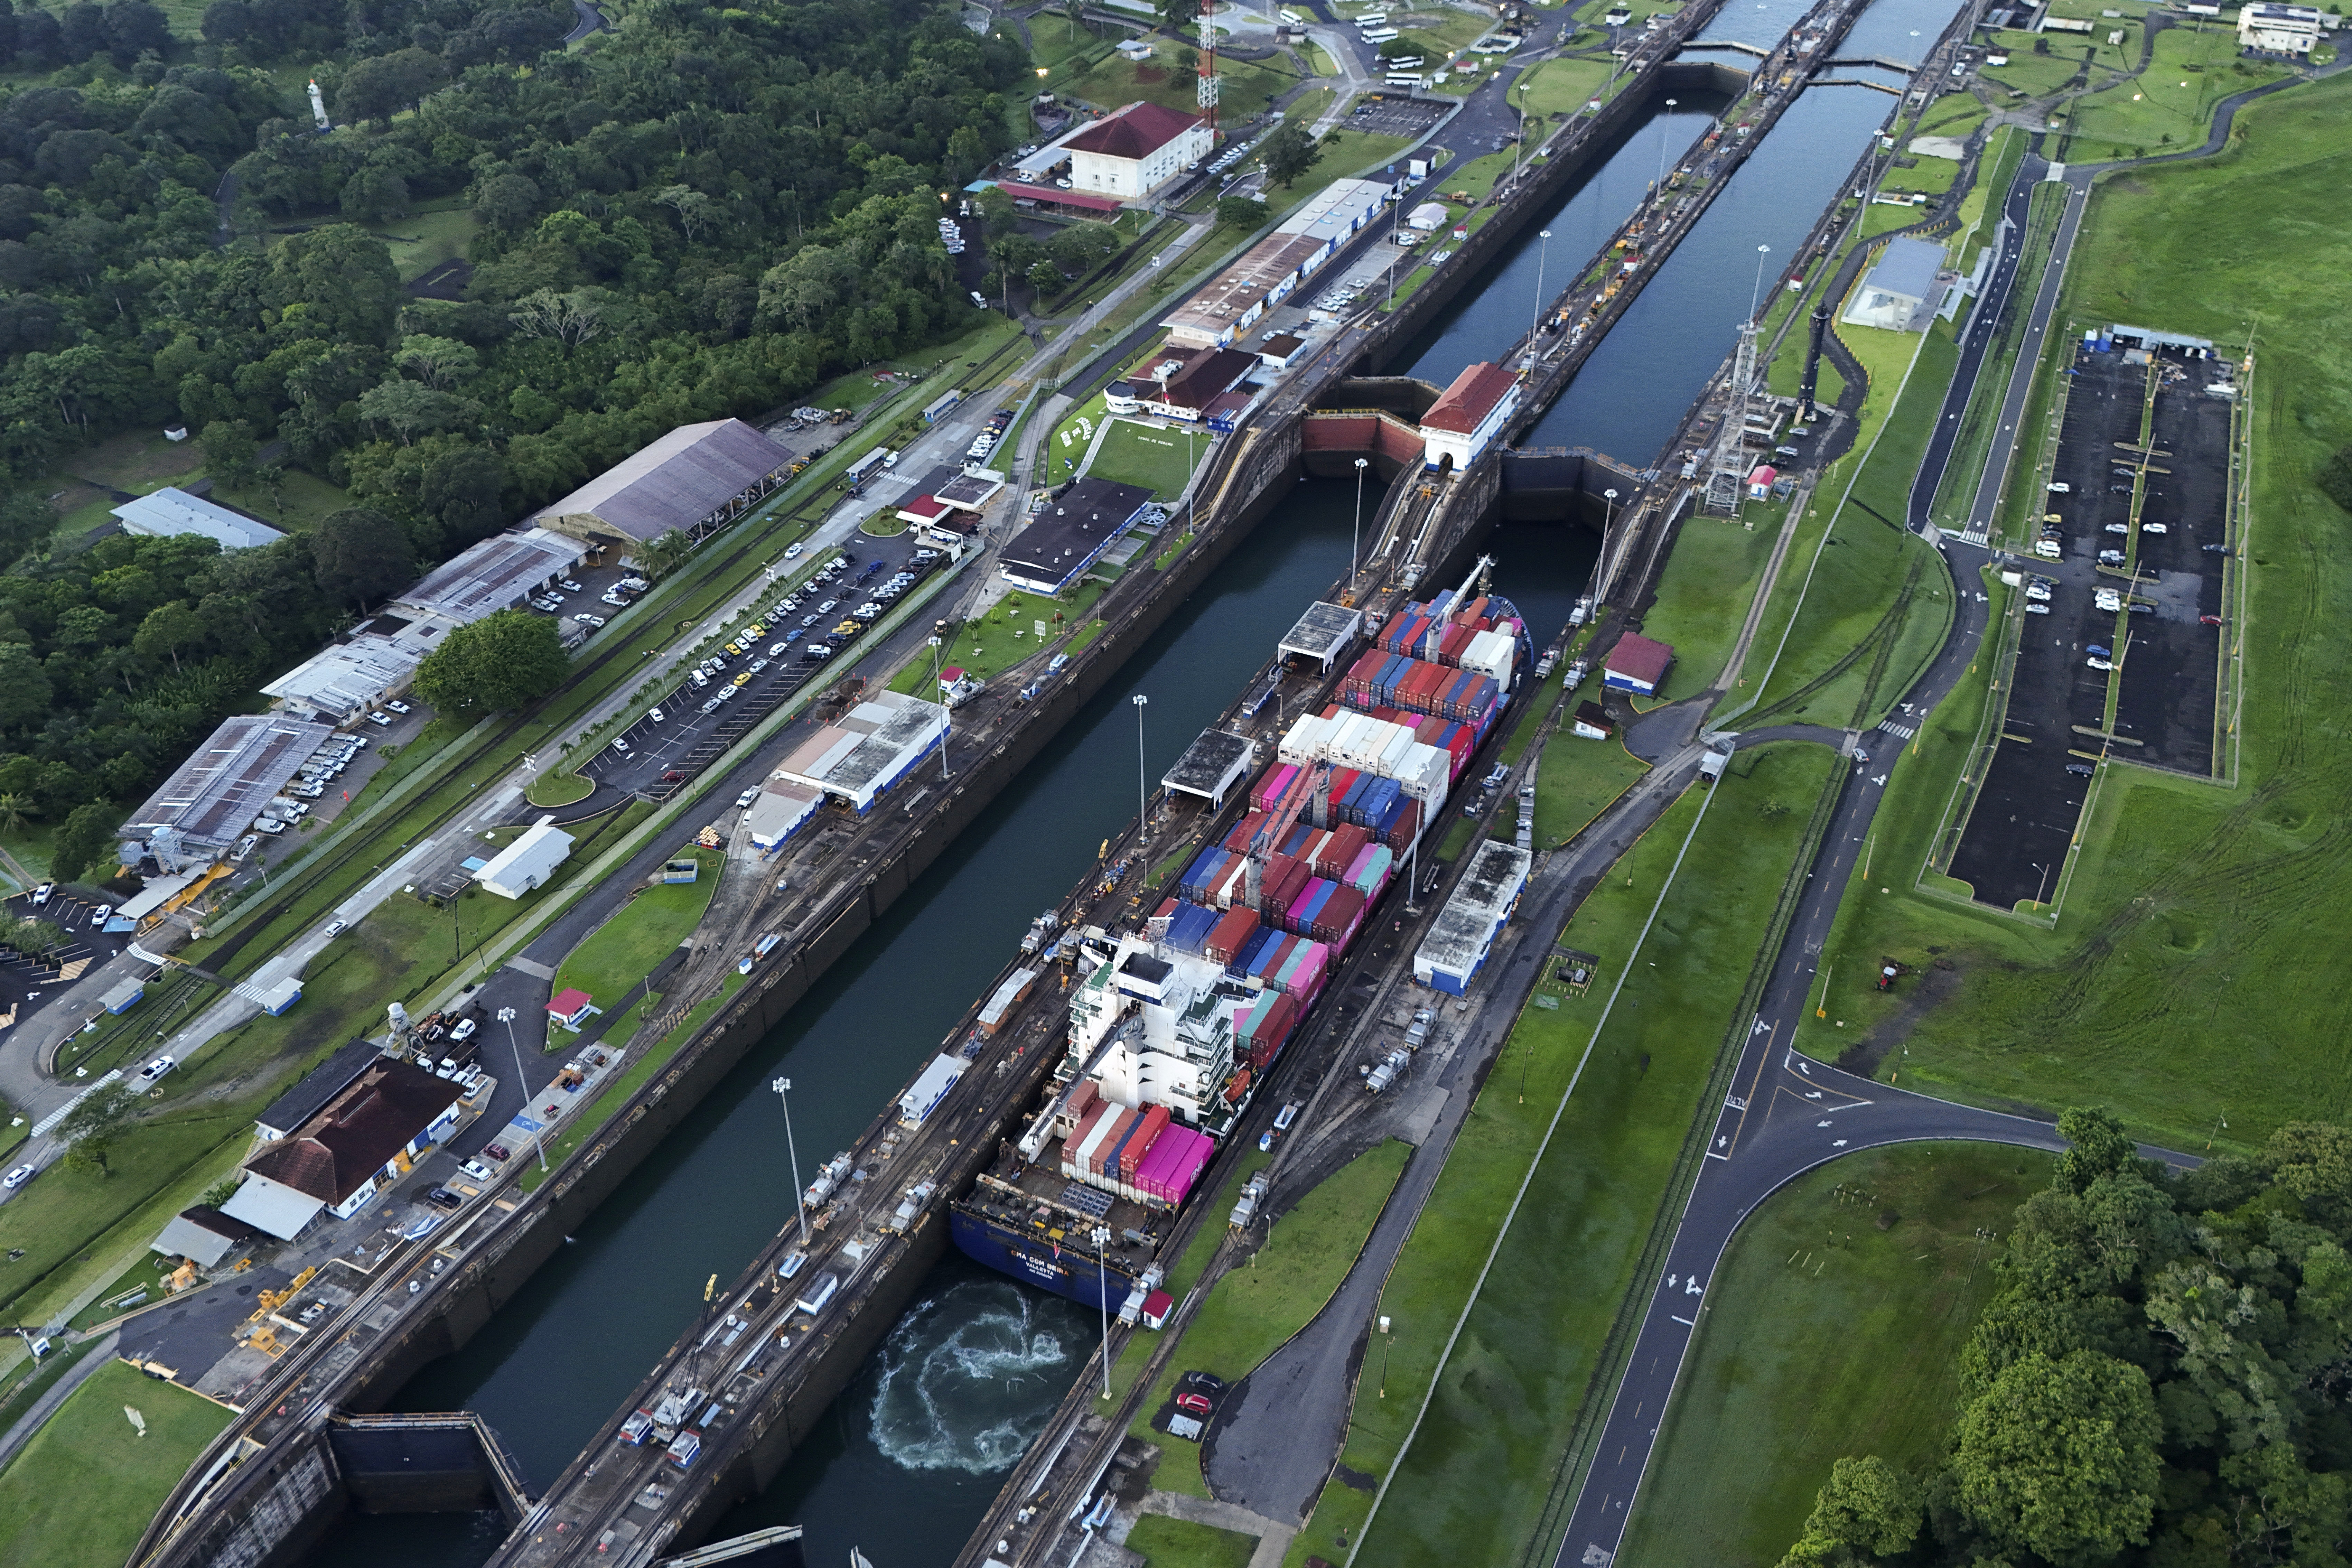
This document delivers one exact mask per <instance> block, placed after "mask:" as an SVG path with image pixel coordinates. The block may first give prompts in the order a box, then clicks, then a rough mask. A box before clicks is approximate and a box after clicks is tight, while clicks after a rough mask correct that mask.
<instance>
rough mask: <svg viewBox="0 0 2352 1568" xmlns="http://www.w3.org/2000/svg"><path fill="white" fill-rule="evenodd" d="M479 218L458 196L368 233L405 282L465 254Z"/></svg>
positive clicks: (471, 241)
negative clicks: (380, 244)
mask: <svg viewBox="0 0 2352 1568" xmlns="http://www.w3.org/2000/svg"><path fill="white" fill-rule="evenodd" d="M481 226H482V220H481V219H479V218H478V217H476V216H474V213H473V209H472V208H471V207H470V206H468V205H467V204H466V202H465V199H464V198H463V197H459V196H452V197H449V198H448V199H447V200H446V201H441V202H435V203H432V204H430V205H427V206H425V207H421V208H419V209H417V210H416V211H414V212H412V213H410V214H409V215H408V216H405V217H400V218H394V219H393V220H392V221H391V222H390V223H387V224H385V225H384V226H383V227H381V228H374V229H370V230H369V231H368V232H369V233H371V234H373V235H374V236H375V237H377V238H378V239H381V240H383V242H384V247H385V248H386V249H388V250H390V251H391V252H392V264H393V266H394V268H397V269H398V270H399V273H400V280H401V281H402V282H404V283H406V282H408V281H410V280H411V279H417V278H422V277H424V276H425V274H426V273H427V272H430V271H432V270H433V269H434V268H436V267H438V266H440V265H441V264H442V263H443V262H445V261H451V260H455V259H456V258H458V257H461V256H463V255H465V254H466V247H467V246H468V245H470V244H472V243H473V239H474V236H475V235H476V234H477V233H478V232H480V230H481Z"/></svg>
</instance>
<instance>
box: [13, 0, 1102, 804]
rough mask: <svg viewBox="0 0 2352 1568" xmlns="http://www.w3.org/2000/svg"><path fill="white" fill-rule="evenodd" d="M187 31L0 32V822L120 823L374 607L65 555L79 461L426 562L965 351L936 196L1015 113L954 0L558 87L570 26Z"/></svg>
mask: <svg viewBox="0 0 2352 1568" xmlns="http://www.w3.org/2000/svg"><path fill="white" fill-rule="evenodd" d="M201 16H202V24H201V38H198V39H190V38H185V37H181V38H174V37H172V36H171V35H170V33H169V31H168V29H167V27H166V26H165V16H164V13H163V11H161V10H160V9H158V8H157V7H156V6H155V5H152V4H150V3H149V0H104V3H103V4H99V3H93V0H77V3H76V4H73V5H64V6H60V7H59V8H58V10H57V12H56V13H54V14H52V13H51V12H48V11H44V10H40V9H37V8H36V7H34V6H32V5H16V6H15V7H14V8H12V7H11V5H10V4H9V0H0V67H6V68H10V69H12V70H14V71H16V72H18V73H27V72H29V73H36V74H35V75H34V76H33V78H32V79H30V80H29V81H26V80H22V79H19V80H18V81H17V82H16V85H12V86H8V87H0V554H5V558H6V560H7V561H18V560H19V559H20V558H23V557H26V554H27V552H33V553H32V556H31V558H30V559H25V560H23V563H22V564H20V565H19V566H18V568H17V570H16V573H14V574H11V575H10V576H9V577H7V578H6V579H5V584H0V793H14V794H17V795H21V796H23V797H24V798H25V799H26V801H27V802H28V803H30V809H31V810H32V811H33V812H35V813H36V814H37V815H38V816H41V817H42V818H44V819H46V820H47V821H49V822H50V823H52V824H56V823H61V822H62V820H63V818H64V816H65V814H66V813H68V812H69V811H71V810H72V809H73V808H74V807H75V806H77V805H84V804H87V803H89V802H90V801H92V800H93V799H97V798H105V799H108V800H111V801H113V802H115V803H117V804H127V803H128V802H130V801H131V800H135V799H136V798H137V797H138V796H139V795H142V794H143V793H144V792H145V790H146V789H147V788H148V787H150V786H151V785H152V784H153V782H154V781H155V779H156V777H157V775H158V774H159V773H161V772H162V771H163V769H165V768H167V767H169V766H170V765H172V764H173V763H175V762H176V761H177V760H178V759H179V757H180V756H181V755H183V754H184V751H185V748H186V747H187V745H188V744H190V743H191V742H193V741H194V740H195V739H196V738H198V737H199V736H200V735H201V734H202V733H203V732H204V731H205V729H207V728H209V726H210V725H211V724H212V723H213V722H215V721H217V720H218V719H219V718H220V717H221V716H222V715H224V714H225V713H226V712H228V711H231V710H235V709H237V708H241V707H244V706H247V705H248V704H249V703H250V702H251V700H252V692H253V688H254V687H255V686H256V685H257V684H258V683H259V681H261V680H263V679H268V677H269V676H271V675H273V674H275V673H277V672H278V671H280V670H282V669H284V668H286V667H287V666H288V665H289V664H291V663H292V662H294V661H295V660H296V659H297V658H300V657H303V656H304V655H307V654H308V653H310V651H312V650H314V649H315V648H316V647H317V646H318V643H319V641H320V637H322V636H323V635H324V634H325V633H327V632H328V631H330V630H331V629H333V627H334V626H335V624H336V616H338V614H341V613H344V612H346V611H347V610H348V609H349V608H351V607H353V606H356V605H360V604H363V603H366V602H369V601H371V600H373V599H375V598H377V597H378V596H380V595H381V594H382V593H383V592H385V591H387V590H386V588H385V586H384V584H383V583H382V582H381V580H380V578H381V573H380V572H357V573H352V572H347V571H346V570H345V569H344V568H343V566H342V565H341V563H342V561H343V559H344V557H345V555H346V554H347V553H348V552H346V551H345V550H344V549H342V548H341V547H340V546H338V547H336V548H334V549H331V550H330V552H329V556H330V557H331V561H330V560H328V559H324V558H321V559H318V560H316V561H314V554H313V550H312V544H313V541H310V540H308V539H295V540H290V541H288V542H285V543H284V544H281V545H278V546H273V547H271V548H270V549H268V550H262V551H247V552H238V553H237V554H236V555H232V556H228V557H220V556H218V555H217V553H216V552H213V551H212V548H211V547H210V546H209V545H205V546H204V547H203V548H202V550H200V551H199V550H194V549H192V548H191V547H192V546H194V545H195V544H197V543H199V542H196V541H187V540H181V541H159V540H146V541H136V542H133V541H115V540H109V541H106V542H104V543H102V544H101V545H100V546H99V547H98V548H97V549H95V550H91V551H89V552H87V553H84V554H79V555H75V556H73V557H72V558H71V559H63V558H45V557H43V556H41V555H40V553H39V552H42V551H43V550H44V549H46V548H48V547H49V545H50V538H49V536H50V533H51V531H53V529H54V527H55V519H54V518H53V517H51V516H49V515H48V514H47V508H46V505H45V504H44V500H45V498H46V497H47V494H48V493H50V491H52V490H53V489H57V488H58V482H57V481H56V480H55V479H53V478H52V475H53V474H54V473H55V472H56V471H58V469H60V468H64V467H65V466H66V461H67V459H68V458H70V457H71V456H72V455H73V454H75V453H76V452H77V451H79V449H80V448H81V447H82V446H83V445H84V444H85V443H87V442H89V441H93V440H96V439H98V438H100V437H105V436H107V435H109V434H110V433H113V432H115V431H120V430H124V429H139V430H146V431H152V430H153V429H156V428H159V427H162V426H173V425H184V426H187V427H188V428H189V429H191V430H194V431H196V432H198V433H199V439H198V441H197V443H196V445H197V446H199V447H201V448H202V450H203V451H204V453H205V456H206V458H208V459H209V461H210V463H211V465H212V468H213V472H214V475H215V478H217V479H222V480H223V482H225V483H228V484H230V485H232V486H233V487H236V486H243V487H246V488H247V489H248V490H249V489H250V487H251V486H252V485H254V484H261V483H269V482H275V477H276V475H277V472H278V465H279V464H281V463H282V464H284V465H286V466H289V467H293V468H302V469H307V470H308V471H309V472H310V473H312V474H315V475H317V476H319V477H320V478H321V479H326V480H328V481H330V482H331V483H333V484H336V485H339V486H342V487H344V488H346V489H348V490H349V491H350V492H351V494H352V502H353V504H354V505H355V506H356V507H357V508H360V509H363V510H365V511H367V512H369V513H372V514H373V515H375V516H376V517H379V518H381V519H384V520H389V522H390V523H391V524H392V525H394V527H395V528H396V529H397V530H398V531H401V532H403V533H404V534H405V536H406V545H407V552H408V556H407V558H408V559H411V560H413V561H414V563H415V564H417V565H420V566H421V565H425V564H429V563H433V562H436V561H439V560H442V559H445V558H446V556H447V555H449V554H450V553H452V552H455V551H456V550H457V549H460V548H462V547H463V546H464V545H466V544H468V543H471V542H474V541H475V540H478V539H480V538H482V537H483V536H485V535H486V534H488V533H490V532H493V531H496V530H498V529H499V528H500V527H503V526H505V524H506V523H507V522H508V521H510V520H511V519H513V518H516V517H519V516H520V515H522V514H523V513H524V512H526V511H527V510H530V509H531V508H533V507H536V506H538V505H541V504H543V503H544V502H546V501H548V500H552V499H554V498H555V497H557V496H559V495H561V494H562V493H563V492H564V491H565V490H567V489H570V488H572V486H574V485H576V484H577V483H579V482H580V480H581V479H583V478H585V477H586V476H588V475H589V474H592V473H593V472H595V471H597V470H599V469H601V468H605V467H608V466H610V465H611V464H613V463H614V462H616V461H618V460H619V459H620V458H624V457H625V456H626V455H627V454H629V453H630V452H632V451H634V450H635V449H636V448H638V447H641V446H643V445H645V444H646V442H647V441H649V440H651V439H653V438H654V437H657V436H659V435H661V434H662V433H664V432H665V431H667V430H668V429H670V428H672V427H673V426H677V425H681V424H686V423H689V422H693V421H697V420H703V419H710V418H716V417H721V416H729V415H751V414H756V413H758V412H761V411H762V410H765V409H768V408H772V407H775V406H778V405H788V404H790V403H791V402H792V401H793V399H794V398H795V397H796V396H798V395H802V394H804V393H806V392H807V391H809V390H810V389H812V388H813V387H814V386H815V385H816V384H818V383H819V382H821V381H823V380H824V379H825V378H826V377H828V376H830V375H832V374H836V373H838V372H839V371H841V370H844V369H846V368H852V367H855V366H856V365H857V364H860V363H866V362H869V361H872V360H876V359H879V358H883V357H887V356H889V355H892V354H896V353H901V352H904V351H907V350H909V349H912V348H914V347H917V346H919V345H920V344H923V343H925V342H932V341H935V340H937V339H939V338H940V337H941V336H943V335H947V334H950V333H953V332H955V331H962V330H964V328H965V327H967V326H968V324H969V323H970V321H971V316H972V310H973V308H972V306H971V303H970V301H969V300H968V299H967V298H966V297H965V295H964V293H963V290H962V289H961V286H960V285H959V284H958V282H957V279H956V275H955V271H954V268H953V266H952V263H951V258H950V257H949V256H948V254H947V252H946V250H945V247H944V246H943V245H942V243H941V241H940V236H939V233H938V229H937V219H938V216H939V213H940V194H941V193H942V192H946V191H953V190H955V189H956V188H958V187H960V186H961V185H962V184H964V183H965V182H967V181H969V180H970V179H971V177H972V176H973V175H974V174H977V173H978V172H979V171H980V170H981V169H982V167H983V166H984V165H985V164H986V163H987V162H988V161H989V160H990V159H991V158H992V157H993V156H994V155H996V154H997V153H1001V152H1002V151H1003V150H1004V148H1005V147H1006V146H1007V145H1009V144H1010V142H1012V141H1013V140H1014V130H1013V127H1014V125H1015V124H1016V123H1017V120H1018V110H1019V107H1020V104H1021V102H1022V100H1023V98H1024V89H1025V88H1026V86H1027V85H1028V83H1029V81H1030V80H1031V79H1030V78H1029V76H1028V69H1027V68H1028V62H1027V58H1026V57H1025V55H1024V52H1023V50H1022V49H1021V47H1020V46H1019V45H1018V43H1017V42H1015V41H1013V40H1012V39H1009V38H1004V37H997V36H995V35H994V34H991V35H987V36H975V35H973V34H972V33H971V31H970V30H969V29H968V28H966V27H965V26H962V24H961V21H960V20H959V17H958V14H957V8H956V7H955V6H954V5H950V4H948V3H947V0H750V3H749V4H745V5H730V6H725V7H719V6H709V5H695V4H687V3H686V0H641V3H639V4H636V5H632V6H631V7H629V10H628V15H627V16H626V18H625V21H624V22H623V23H622V24H621V25H620V26H618V28H617V29H616V30H614V31H613V32H610V33H607V34H603V35H600V36H598V37H596V38H594V39H593V41H592V43H591V45H590V47H587V48H585V49H580V50H570V51H567V50H565V49H564V48H562V37H563V35H564V34H565V32H566V31H567V30H568V29H569V28H570V26H572V19H573V13H572V9H571V7H570V6H569V5H567V4H564V3H563V0H352V4H350V5H328V4H325V3H324V0H211V3H210V4H209V5H205V7H204V8H203V10H202V13H201ZM289 67H291V68H292V69H288V68H289ZM42 72H48V73H53V74H50V75H49V76H47V79H42V78H41V77H40V76H39V75H38V74H37V73H42ZM310 77H315V78H316V79H317V81H318V83H319V86H320V89H321V91H322V93H323V94H324V97H325V100H326V103H327V105H328V107H329V109H330V110H331V112H332V113H333V114H334V115H335V117H336V119H337V121H338V124H339V127H340V128H339V129H338V130H336V131H335V132H333V133H332V134H330V135H320V134H318V133H316V132H315V129H314V127H313V125H312V122H311V118H310V108H309V105H308V102H307V100H306V99H305V97H304V95H303V92H302V90H301V88H300V86H299V83H300V82H301V81H303V80H304V79H308V78H310ZM224 175H233V176H234V178H233V179H231V180H229V181H227V182H226V184H224V182H223V176H224ZM216 193H217V194H219V195H222V196H224V197H226V198H228V205H226V207H224V206H223V205H218V204H216V202H215V194H216ZM422 205H431V206H433V207H436V208H446V207H452V206H454V207H457V208H460V209H464V210H468V211H470V212H471V213H473V214H474V215H477V216H478V217H479V218H480V219H481V222H482V227H481V229H480V231H479V232H478V234H477V235H476V236H474V237H473V238H472V239H471V241H470V245H469V248H468V252H467V260H469V262H470V264H471V268H472V270H471V274H470V279H468V278H467V277H466V276H464V275H460V276H459V277H458V278H457V280H456V286H457V288H458V289H461V290H462V292H463V295H464V297H463V298H462V299H457V300H421V299H417V298H415V297H413V296H412V295H410V294H409V293H408V292H407V291H406V289H404V287H403V282H402V279H401V277H400V274H399V272H398V270H397V269H396V268H395V267H394V262H393V259H392V255H391V252H390V249H389V247H387V245H386V243H385V241H384V240H383V238H381V237H377V236H374V235H372V234H370V233H368V232H366V230H365V228H364V226H365V225H368V224H373V223H376V222H381V221H383V220H385V219H387V218H396V217H399V215H404V214H413V213H415V210H416V209H417V208H418V207H419V206H422ZM400 221H410V220H409V219H406V218H401V219H400ZM1105 241H1110V242H1111V243H1112V244H1113V245H1114V246H1115V243H1116V242H1115V241H1113V240H1112V238H1111V237H1110V236H1109V235H1108V233H1105V234H1103V235H1100V236H1095V235H1087V236H1082V237H1079V238H1076V239H1071V240H1067V241H1065V242H1062V243H1060V244H1058V245H1057V246H1056V247H1055V253H1054V258H1055V260H1057V261H1061V262H1064V263H1065V264H1066V266H1067V268H1068V269H1069V270H1072V271H1076V270H1080V269H1082V268H1084V267H1086V266H1089V265H1091V264H1092V259H1093V258H1097V257H1098V256H1099V254H1100V252H1101V250H1102V248H1103V242H1105ZM1030 243H1031V244H1032V247H1033V248H1034V250H1035V252H1036V254H1035V255H1034V257H1033V258H1032V260H1033V261H1034V260H1042V259H1044V258H1045V250H1044V247H1035V246H1034V242H1030ZM279 443H282V444H283V445H282V446H280V445H279ZM281 453H282V454H283V456H282V457H281V456H280V454H281ZM370 537H371V538H372V539H373V542H374V553H373V556H372V557H371V559H373V560H378V561H383V560H390V559H395V558H397V552H395V551H394V550H393V549H392V547H391V546H392V542H390V541H387V540H385V539H384V538H383V535H382V531H380V530H378V531H375V532H373V533H372V534H371V536H370ZM314 564H315V565H316V567H317V568H318V571H319V573H320V576H319V577H318V578H317V579H314V577H313V567H314ZM329 580H331V584H332V585H331V586H327V587H323V588H322V586H321V584H322V583H324V582H328V581H329ZM264 605H266V606H267V611H266V613H264V612H263V610H262V609H260V608H258V607H257V606H264Z"/></svg>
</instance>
